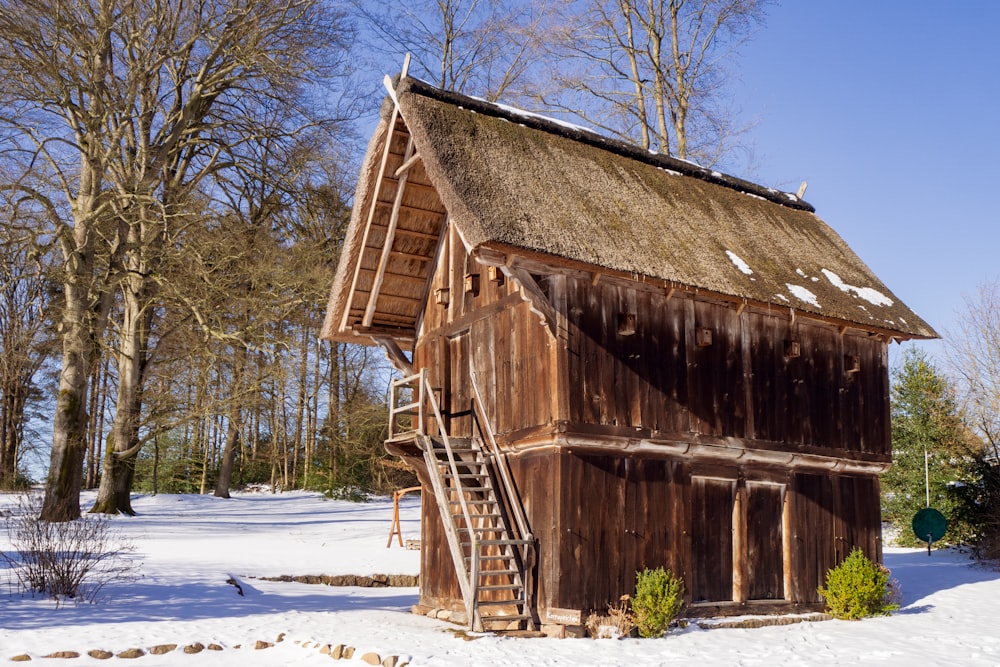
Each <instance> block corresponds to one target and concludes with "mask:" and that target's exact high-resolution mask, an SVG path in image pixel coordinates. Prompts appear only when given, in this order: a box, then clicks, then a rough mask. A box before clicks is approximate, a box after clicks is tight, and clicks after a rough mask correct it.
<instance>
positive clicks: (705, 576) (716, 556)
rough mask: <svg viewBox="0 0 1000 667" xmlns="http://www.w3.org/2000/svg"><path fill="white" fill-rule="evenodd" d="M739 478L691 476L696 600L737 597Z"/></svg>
mask: <svg viewBox="0 0 1000 667" xmlns="http://www.w3.org/2000/svg"><path fill="white" fill-rule="evenodd" d="M735 501H736V480H734V479H718V478H715V477H694V476H692V477H691V552H692V575H693V576H692V578H691V579H692V590H691V601H692V602H727V601H731V600H732V599H733V508H734V507H735Z"/></svg>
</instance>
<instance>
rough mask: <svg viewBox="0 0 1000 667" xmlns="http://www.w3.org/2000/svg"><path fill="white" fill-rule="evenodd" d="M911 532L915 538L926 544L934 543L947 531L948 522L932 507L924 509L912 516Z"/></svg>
mask: <svg viewBox="0 0 1000 667" xmlns="http://www.w3.org/2000/svg"><path fill="white" fill-rule="evenodd" d="M912 525H913V532H914V533H916V534H917V537H918V538H920V539H921V540H923V541H924V542H927V545H928V546H930V543H931V542H936V541H938V540H940V539H941V538H942V537H944V532H945V531H946V530H948V520H947V519H945V518H944V515H943V514H941V512H938V511H937V510H936V509H934V508H933V507H925V508H924V509H922V510H920V511H919V512H917V513H916V514H914V515H913V524H912Z"/></svg>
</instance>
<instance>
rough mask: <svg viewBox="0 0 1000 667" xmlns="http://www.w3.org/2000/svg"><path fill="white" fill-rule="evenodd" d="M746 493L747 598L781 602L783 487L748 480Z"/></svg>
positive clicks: (783, 588)
mask: <svg viewBox="0 0 1000 667" xmlns="http://www.w3.org/2000/svg"><path fill="white" fill-rule="evenodd" d="M746 490H747V503H746V526H747V532H746V540H747V551H746V553H747V556H746V557H747V563H746V568H747V569H746V573H747V585H748V590H747V597H748V598H749V599H751V600H783V599H784V598H785V585H784V582H785V566H784V552H785V549H784V530H783V529H782V526H783V524H784V521H783V507H784V495H785V487H784V486H783V485H781V484H771V483H765V482H750V481H748V482H747V484H746Z"/></svg>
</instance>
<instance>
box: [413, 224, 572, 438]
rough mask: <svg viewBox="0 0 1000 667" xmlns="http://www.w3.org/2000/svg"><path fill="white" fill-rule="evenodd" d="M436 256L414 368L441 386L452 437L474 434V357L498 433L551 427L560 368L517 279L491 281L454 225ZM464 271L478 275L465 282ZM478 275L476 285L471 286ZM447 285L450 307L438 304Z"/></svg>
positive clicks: (465, 274) (434, 384)
mask: <svg viewBox="0 0 1000 667" xmlns="http://www.w3.org/2000/svg"><path fill="white" fill-rule="evenodd" d="M439 259H440V261H439V262H438V265H437V267H436V271H435V274H434V278H433V283H432V287H431V290H430V298H429V299H428V302H427V304H426V307H425V310H424V317H423V324H422V327H421V332H420V336H419V338H418V340H417V344H416V346H415V349H414V367H415V368H428V369H429V371H430V376H431V383H432V385H433V386H435V387H438V388H440V391H441V397H442V398H441V404H442V410H443V411H444V412H446V413H447V418H448V420H449V425H450V426H449V427H450V428H451V429H452V430H451V433H452V435H456V436H464V435H469V433H470V427H471V421H470V419H469V414H470V412H469V411H470V408H471V401H472V396H473V391H472V387H471V384H470V380H469V373H468V366H469V359H470V355H471V356H472V358H473V359H474V360H475V362H476V373H477V376H478V378H479V384H480V390H481V391H482V392H483V399H484V401H485V403H486V410H487V413H488V415H489V417H490V419H491V421H492V423H493V426H494V428H495V429H496V431H497V432H498V433H500V434H504V433H509V432H513V431H519V430H523V429H528V428H532V427H537V426H547V425H550V424H552V423H553V421H554V415H553V411H552V402H551V401H550V400H548V398H549V394H550V393H551V389H550V388H551V387H552V386H553V385H554V384H555V380H554V378H555V373H554V370H553V368H552V362H553V360H552V355H551V354H550V344H551V340H550V335H549V333H548V331H547V329H546V327H545V325H544V324H543V323H542V322H541V321H540V320H539V318H538V316H537V315H536V314H534V313H532V312H531V310H530V306H529V304H527V303H525V302H524V300H523V299H522V298H521V295H520V293H519V292H518V290H517V288H516V287H515V286H514V283H513V282H512V281H510V280H509V279H506V278H504V279H502V280H500V281H493V280H490V279H489V277H488V275H487V272H486V270H485V267H483V266H481V265H479V264H478V263H477V262H475V261H473V260H471V259H469V256H468V254H467V252H466V249H465V247H464V245H463V244H462V240H461V236H460V234H459V233H458V232H457V231H456V229H455V227H454V225H452V226H451V227H450V228H449V231H448V232H447V233H446V234H445V238H444V243H443V248H442V252H441V257H440V258H439ZM466 276H474V277H475V278H470V281H469V282H467V281H466ZM473 280H474V281H475V283H474V284H476V285H478V289H467V286H469V285H471V284H473V283H472V281H473ZM543 282H544V281H543ZM442 289H447V290H448V303H447V304H440V303H438V299H439V297H438V296H437V295H438V294H440V292H438V290H442Z"/></svg>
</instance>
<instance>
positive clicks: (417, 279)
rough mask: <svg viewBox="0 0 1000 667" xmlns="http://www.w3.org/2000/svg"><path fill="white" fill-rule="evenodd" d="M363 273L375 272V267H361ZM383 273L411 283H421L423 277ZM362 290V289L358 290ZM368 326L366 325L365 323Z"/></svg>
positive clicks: (389, 272)
mask: <svg viewBox="0 0 1000 667" xmlns="http://www.w3.org/2000/svg"><path fill="white" fill-rule="evenodd" d="M361 271H362V272H364V273H375V269H361ZM384 273H385V275H387V276H392V277H393V278H398V279H399V280H409V281H410V282H411V283H423V282H424V279H423V278H421V277H420V276H411V275H408V274H406V273H393V272H392V271H385V272H384ZM358 291H360V292H363V291H364V290H358ZM365 326H368V325H365Z"/></svg>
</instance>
